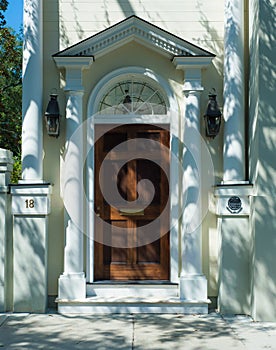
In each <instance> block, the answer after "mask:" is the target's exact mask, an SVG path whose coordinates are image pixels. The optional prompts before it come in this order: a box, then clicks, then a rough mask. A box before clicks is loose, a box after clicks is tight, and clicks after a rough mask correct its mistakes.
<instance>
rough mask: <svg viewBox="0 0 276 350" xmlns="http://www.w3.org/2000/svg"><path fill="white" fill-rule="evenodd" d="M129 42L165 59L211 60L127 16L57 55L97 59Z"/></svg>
mask: <svg viewBox="0 0 276 350" xmlns="http://www.w3.org/2000/svg"><path fill="white" fill-rule="evenodd" d="M130 41H136V42H140V43H141V44H142V45H144V46H147V47H150V48H151V49H152V50H155V51H158V53H159V54H162V55H165V56H166V57H173V56H193V57H195V56H207V57H209V56H214V55H213V54H212V53H210V52H208V51H206V50H204V49H202V48H200V47H198V46H196V45H193V44H192V43H189V42H188V41H186V40H183V39H181V38H179V37H177V36H175V35H173V34H171V33H169V32H167V31H165V30H163V29H161V28H159V27H157V26H155V25H152V24H151V23H149V22H146V21H145V20H142V19H140V18H139V17H137V16H131V17H129V18H127V19H125V20H123V21H121V22H119V23H117V24H115V25H113V26H111V27H109V28H107V29H106V30H103V31H101V32H99V33H97V34H96V35H93V36H92V37H90V38H87V39H85V40H83V41H81V42H79V43H77V44H75V45H73V46H71V47H68V48H67V49H65V50H63V51H60V52H58V53H57V54H56V55H55V57H57V56H58V55H59V56H60V57H64V56H71V57H72V56H75V57H78V58H79V57H91V56H93V57H95V59H98V58H99V57H101V56H103V55H106V54H108V53H110V52H111V51H112V50H114V49H115V48H119V47H120V46H123V45H125V44H126V43H128V42H130Z"/></svg>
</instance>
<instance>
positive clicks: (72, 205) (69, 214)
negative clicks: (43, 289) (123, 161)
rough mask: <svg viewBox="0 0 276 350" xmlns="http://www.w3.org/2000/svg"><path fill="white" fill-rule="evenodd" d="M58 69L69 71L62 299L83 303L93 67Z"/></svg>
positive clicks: (68, 62)
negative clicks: (88, 83) (86, 107)
mask: <svg viewBox="0 0 276 350" xmlns="http://www.w3.org/2000/svg"><path fill="white" fill-rule="evenodd" d="M55 61H56V63H57V66H58V67H59V68H63V67H64V68H65V69H66V86H65V88H64V90H65V92H66V96H67V103H66V140H65V151H64V164H63V170H62V179H61V182H62V193H63V201H64V207H65V248H64V273H63V274H62V275H61V276H60V278H59V290H58V297H59V299H67V300H73V299H84V298H85V297H86V279H85V275H84V272H83V259H84V256H83V234H84V226H83V223H84V218H83V215H84V209H83V200H84V198H83V197H84V195H83V194H84V189H83V168H84V159H83V158H84V156H83V152H84V150H83V136H84V134H83V130H82V122H83V86H82V69H83V68H84V67H86V68H87V67H88V66H89V64H90V63H92V59H91V58H86V57H84V58H83V57H80V58H79V57H77V58H75V57H56V58H55Z"/></svg>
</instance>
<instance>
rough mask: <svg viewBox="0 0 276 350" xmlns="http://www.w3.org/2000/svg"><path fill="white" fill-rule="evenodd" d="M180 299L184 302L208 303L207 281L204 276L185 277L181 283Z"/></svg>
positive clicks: (181, 277)
mask: <svg viewBox="0 0 276 350" xmlns="http://www.w3.org/2000/svg"><path fill="white" fill-rule="evenodd" d="M179 297H180V300H183V301H202V302H207V301H208V297H207V279H206V277H205V276H204V275H183V276H180V281H179Z"/></svg>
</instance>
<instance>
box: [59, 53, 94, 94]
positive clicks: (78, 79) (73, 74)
mask: <svg viewBox="0 0 276 350" xmlns="http://www.w3.org/2000/svg"><path fill="white" fill-rule="evenodd" d="M53 59H54V61H55V63H56V65H57V67H58V68H59V69H61V68H64V69H65V71H66V85H65V87H64V91H83V86H82V71H83V70H84V69H88V68H89V67H90V65H91V64H92V63H93V61H94V59H93V57H82V56H80V57H70V56H68V57H55V56H54V57H53Z"/></svg>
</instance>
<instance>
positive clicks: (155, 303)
mask: <svg viewBox="0 0 276 350" xmlns="http://www.w3.org/2000/svg"><path fill="white" fill-rule="evenodd" d="M56 302H57V303H58V312H59V313H61V314H110V313H151V314H157V313H167V314H178V313H179V314H207V313H208V304H209V303H210V301H209V300H202V301H199V300H185V301H182V300H180V299H179V298H178V297H169V298H160V297H159V298H157V297H156V296H155V297H146V298H144V297H122V296H121V297H114V296H113V297H99V296H94V297H88V298H86V299H84V300H66V299H57V300H56Z"/></svg>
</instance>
